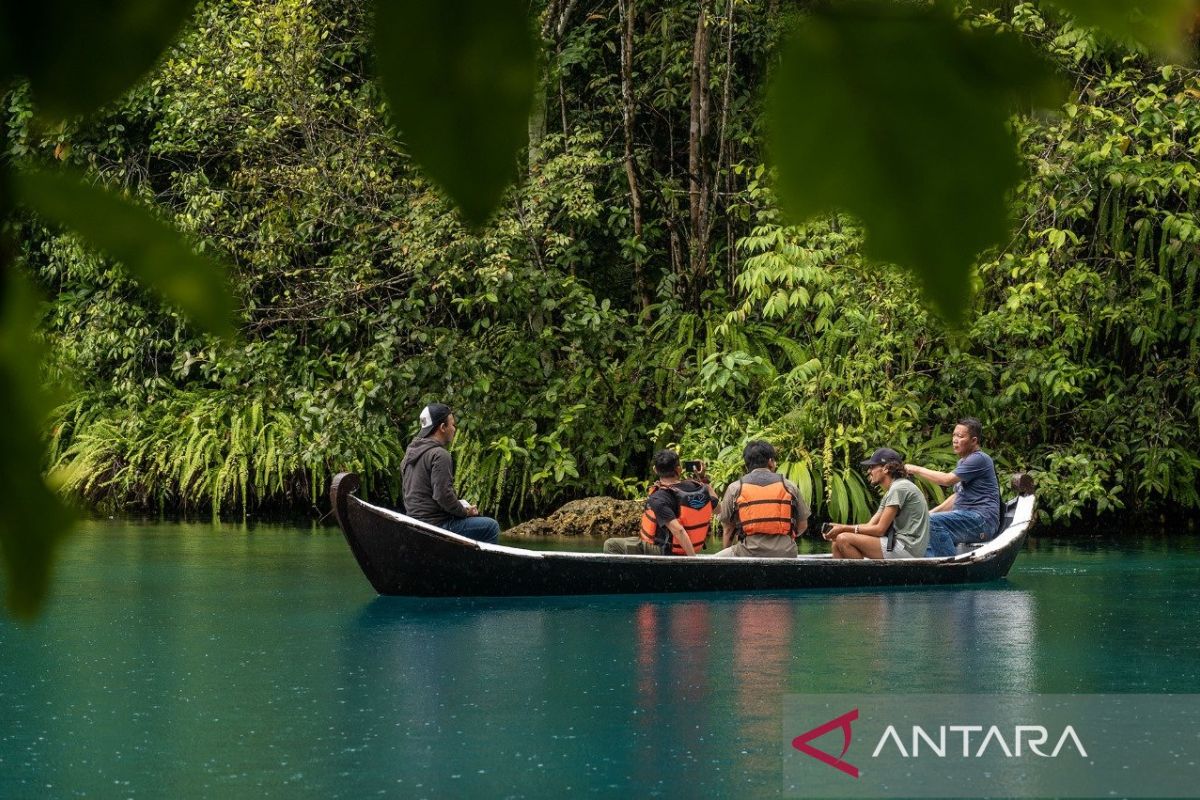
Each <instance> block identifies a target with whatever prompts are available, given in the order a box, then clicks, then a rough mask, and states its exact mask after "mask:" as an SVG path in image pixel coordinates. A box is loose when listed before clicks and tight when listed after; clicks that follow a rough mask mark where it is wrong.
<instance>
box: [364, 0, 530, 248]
mask: <svg viewBox="0 0 1200 800" xmlns="http://www.w3.org/2000/svg"><path fill="white" fill-rule="evenodd" d="M527 9H528V4H527V3H525V2H522V0H448V1H447V2H428V0H380V2H377V3H376V4H375V58H376V61H377V62H378V69H379V73H380V76H381V77H382V80H383V88H384V91H385V93H386V94H387V98H388V102H389V105H390V110H391V116H392V122H393V124H394V125H395V126H396V128H397V129H398V130H399V133H400V138H401V139H402V140H403V141H404V144H405V146H406V148H407V149H408V152H409V153H410V154H411V155H412V156H413V158H415V159H416V160H417V161H418V162H419V163H420V164H421V166H422V167H423V168H424V169H425V172H426V173H427V174H428V175H429V176H430V177H431V178H433V180H435V181H436V182H437V183H438V184H439V185H440V186H441V187H442V188H443V189H444V190H445V191H446V193H447V194H448V195H449V196H450V197H451V198H452V199H453V200H454V202H455V203H457V204H458V207H459V208H460V209H461V210H462V212H463V215H464V216H465V217H466V219H467V220H468V221H469V222H471V223H472V224H475V225H480V224H482V223H484V222H485V221H486V220H487V218H488V216H489V215H490V214H491V213H492V211H493V210H495V208H496V205H497V204H498V203H499V202H500V197H501V195H502V194H503V192H504V190H505V188H507V187H508V185H509V184H510V183H512V182H513V180H514V178H515V177H516V175H517V164H518V160H517V155H518V152H519V151H520V150H521V148H522V147H523V146H524V145H525V143H526V140H527V136H528V122H529V111H530V109H531V108H532V105H533V89H534V83H535V80H536V73H537V68H536V62H535V59H534V46H533V39H532V34H531V31H530V22H529V17H528V10H527Z"/></svg>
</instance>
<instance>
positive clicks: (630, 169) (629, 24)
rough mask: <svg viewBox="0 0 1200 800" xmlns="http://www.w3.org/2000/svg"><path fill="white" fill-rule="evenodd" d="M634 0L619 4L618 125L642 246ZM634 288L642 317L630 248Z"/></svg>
mask: <svg viewBox="0 0 1200 800" xmlns="http://www.w3.org/2000/svg"><path fill="white" fill-rule="evenodd" d="M635 2H636V0H618V2H617V7H618V9H619V10H620V14H621V123H622V126H623V127H624V129H625V178H626V180H627V181H628V182H629V213H630V216H631V218H632V223H633V240H634V244H635V245H641V244H642V194H641V189H640V188H639V187H638V176H637V162H636V161H635V160H634V151H633V115H634V101H633V14H634V3H635ZM632 255H633V287H634V292H635V294H636V295H637V297H638V301H639V302H640V303H641V307H642V315H643V317H645V316H646V315H647V314H648V312H649V310H650V291H649V287H648V286H647V285H646V275H645V271H644V269H643V265H642V257H641V254H640V253H638V252H637V250H636V248H632Z"/></svg>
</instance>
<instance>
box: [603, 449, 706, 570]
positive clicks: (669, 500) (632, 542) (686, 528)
mask: <svg viewBox="0 0 1200 800" xmlns="http://www.w3.org/2000/svg"><path fill="white" fill-rule="evenodd" d="M654 472H655V474H656V475H657V476H658V480H657V481H655V482H654V486H652V487H651V488H650V497H648V498H647V499H646V509H645V511H643V512H642V519H641V522H640V525H641V531H640V533H639V534H638V535H637V536H622V537H617V538H614V539H606V540H605V542H604V552H605V553H609V554H612V555H643V556H662V555H680V556H683V555H686V556H694V555H696V551H697V550H699V549H700V548H702V547H703V546H704V540H705V539H707V538H708V530H709V526H710V525H711V523H712V517H713V507H714V506H715V505H716V504H717V493H716V492H714V491H713V489H712V487H711V486H709V484H708V476H707V475H706V474H705V473H704V462H700V470H699V472H697V473H695V474H694V476H693V477H694V480H693V479H692V478H688V479H687V480H681V479H680V476H679V472H680V468H679V455H678V454H677V453H676V452H675V451H674V450H660V451H659V452H657V453H655V455H654Z"/></svg>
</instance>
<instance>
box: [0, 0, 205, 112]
mask: <svg viewBox="0 0 1200 800" xmlns="http://www.w3.org/2000/svg"><path fill="white" fill-rule="evenodd" d="M194 4H195V3H194V0H56V2H53V3H31V2H22V0H0V15H3V19H2V20H0V35H3V34H4V33H5V32H7V41H4V42H0V44H3V45H4V52H5V55H6V57H7V61H8V63H7V64H6V65H0V66H6V67H7V68H8V69H10V70H12V71H14V72H15V73H16V74H18V75H23V76H25V77H26V78H28V79H29V81H30V84H31V85H32V86H33V91H34V95H35V97H36V98H37V101H38V105H39V107H40V108H43V109H45V110H47V111H49V112H51V113H55V114H60V115H64V116H65V115H70V114H81V113H86V112H88V111H91V110H93V109H95V108H97V107H99V106H101V105H103V104H104V103H106V102H108V101H110V100H113V99H115V98H116V97H117V96H119V95H120V94H121V93H122V92H124V91H125V90H126V89H128V88H129V86H130V85H131V84H132V83H133V82H134V81H136V80H137V79H138V78H140V77H141V76H142V75H144V74H145V73H146V72H147V71H148V70H149V69H150V68H151V67H152V66H153V65H154V64H155V62H157V61H158V59H159V58H160V57H161V55H162V53H163V51H164V50H165V49H166V47H167V45H168V44H170V42H171V41H172V40H173V39H174V38H175V36H176V35H177V34H178V32H179V29H180V27H181V26H182V24H183V22H184V20H186V19H187V18H188V16H189V15H190V14H191V11H192V7H193V6H194Z"/></svg>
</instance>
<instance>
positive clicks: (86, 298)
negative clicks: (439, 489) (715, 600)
mask: <svg viewBox="0 0 1200 800" xmlns="http://www.w3.org/2000/svg"><path fill="white" fill-rule="evenodd" d="M630 5H631V4H628V3H625V2H619V3H617V4H611V3H599V2H595V3H582V4H578V3H575V2H570V1H569V0H568V1H566V2H557V1H555V0H551V2H549V3H548V4H547V7H545V8H544V9H543V11H542V14H541V22H542V23H543V25H542V35H543V45H544V53H545V57H546V59H547V60H548V67H549V68H548V70H547V72H546V78H545V81H544V84H543V86H542V90H541V92H540V93H539V101H538V106H537V108H535V113H534V117H533V119H532V120H531V123H530V131H531V144H530V148H529V154H528V164H527V176H526V177H525V179H524V180H523V181H522V183H521V185H520V186H519V187H517V188H516V189H514V190H513V191H511V192H510V193H509V195H508V196H507V199H506V202H505V204H504V207H503V208H502V209H501V211H500V212H499V214H498V215H497V217H496V218H495V219H494V220H493V222H492V223H491V224H490V225H489V226H488V227H486V228H484V229H482V230H481V231H471V230H468V229H467V228H465V227H464V226H463V224H462V222H461V219H460V217H459V215H458V213H457V212H456V211H455V210H454V209H453V208H452V207H451V206H449V205H448V204H447V202H446V201H445V200H443V199H442V198H441V196H440V195H439V194H438V193H437V192H436V191H434V189H433V187H432V186H431V185H430V184H429V183H428V181H427V179H426V178H425V177H424V176H423V174H422V173H421V172H420V170H419V169H417V168H416V167H415V166H414V165H413V164H412V163H411V162H410V161H409V159H408V158H407V156H406V154H405V151H404V147H403V145H402V144H397V143H396V142H395V141H394V140H393V139H392V138H391V137H389V136H387V135H386V129H387V122H388V121H387V119H386V118H385V112H384V108H383V103H382V99H381V96H380V93H379V90H378V88H377V86H376V84H375V83H374V82H373V81H372V80H371V79H370V78H369V76H368V61H369V58H368V47H367V44H366V41H367V40H366V30H367V19H366V17H367V14H366V10H365V8H364V7H360V6H359V5H357V4H355V3H346V2H331V1H330V0H325V1H323V2H314V1H313V0H284V1H283V2H279V3H274V4H270V5H263V4H258V3H252V2H249V1H248V0H240V2H226V3H211V4H208V5H206V6H203V7H202V9H201V13H200V18H199V21H198V23H197V25H196V26H195V28H194V30H192V31H191V32H190V33H189V34H188V35H187V36H186V37H185V38H184V39H183V41H182V42H181V43H180V44H179V45H178V46H177V47H176V48H175V49H174V50H173V51H172V53H171V55H170V57H169V59H168V60H167V62H166V63H165V64H164V65H163V66H162V67H161V68H160V69H159V70H157V71H156V72H155V74H154V75H153V77H152V78H151V79H150V80H149V81H147V82H146V83H144V84H143V85H141V86H140V87H138V88H137V89H135V90H134V91H132V92H131V93H129V94H128V95H126V96H124V97H123V98H122V99H121V100H120V101H119V102H117V103H115V104H113V105H111V106H109V107H108V108H107V109H106V110H105V112H104V113H103V114H100V115H96V116H93V117H91V118H89V119H88V120H87V121H85V122H77V123H74V124H70V125H66V126H56V127H53V128H46V127H44V126H41V125H39V124H38V123H36V122H35V121H34V120H33V118H32V116H31V111H30V109H31V104H30V98H29V96H28V93H27V92H25V91H23V90H20V91H16V92H13V93H11V94H10V95H9V98H8V106H7V109H6V113H7V126H8V146H9V148H10V151H11V152H12V153H14V154H15V155H16V156H18V157H20V158H22V159H24V160H27V161H30V162H37V163H45V162H49V161H52V160H54V159H58V160H60V161H65V162H67V163H69V164H74V165H76V166H78V167H80V168H84V169H86V170H88V171H89V173H90V174H91V175H93V176H95V177H96V178H97V179H98V180H100V181H103V182H104V183H107V184H109V185H112V186H119V187H123V188H124V189H125V190H126V191H128V192H129V193H130V194H131V195H133V196H135V197H138V198H142V199H145V200H153V201H154V202H156V203H157V204H159V205H160V206H161V207H163V208H164V209H165V210H166V211H167V213H169V215H170V216H171V221H172V222H174V223H175V224H177V225H178V226H180V227H181V228H183V229H184V230H185V231H187V232H189V233H190V234H192V235H194V236H195V238H196V239H197V240H198V241H201V242H203V243H204V246H205V248H207V249H210V250H212V251H215V252H220V253H223V254H227V255H228V257H229V258H230V259H231V260H232V262H233V263H234V265H235V269H234V273H235V274H234V280H235V282H236V285H237V296H238V298H239V301H240V304H241V316H242V318H243V320H244V321H243V324H242V331H241V333H242V338H241V340H240V341H239V342H238V343H237V344H230V343H228V342H226V341H223V340H220V339H215V338H213V337H211V336H209V335H206V334H203V333H200V332H198V331H197V330H196V329H195V328H194V327H193V326H192V325H191V324H189V323H188V322H186V321H185V320H183V319H181V318H180V317H179V316H178V315H177V314H176V313H174V312H172V311H171V310H170V309H169V308H166V307H164V306H163V305H161V304H160V302H159V301H158V300H156V299H154V298H152V297H151V296H149V295H147V294H145V293H144V292H143V291H142V290H140V289H139V288H138V287H137V286H136V285H135V284H134V283H132V282H131V280H130V277H129V276H128V275H127V274H126V273H125V272H124V270H123V269H122V268H120V267H117V266H114V264H113V263H112V262H110V261H107V260H105V259H103V258H100V257H98V256H96V255H95V254H94V253H92V252H91V251H89V250H87V249H86V248H84V247H83V246H81V245H80V243H79V242H78V241H77V240H76V239H75V238H74V237H73V236H72V235H70V234H68V233H65V232H63V231H61V230H58V229H55V228H52V227H46V226H45V225H44V224H43V223H41V222H39V221H37V220H35V219H33V218H29V219H27V220H26V221H25V224H24V228H23V230H22V236H21V242H22V248H23V252H22V257H23V258H24V260H25V262H26V263H27V264H28V266H29V267H30V269H31V271H32V272H33V273H34V274H36V276H37V277H38V279H39V281H40V283H41V284H42V288H43V290H44V291H45V292H47V294H49V295H50V296H51V298H52V302H51V303H50V304H49V307H48V309H47V312H46V317H45V329H46V330H47V331H48V333H49V336H48V338H49V343H50V345H51V350H52V353H53V355H52V359H51V365H52V372H53V373H54V377H56V378H59V379H63V380H66V381H68V382H69V383H70V384H71V385H72V387H73V388H74V390H75V393H74V399H72V400H71V401H70V402H68V403H67V404H66V405H64V406H62V407H61V408H59V409H58V411H57V412H56V419H55V427H54V436H53V440H52V451H51V464H52V467H53V468H54V475H55V476H56V478H57V479H58V480H59V481H61V483H62V485H63V486H64V487H65V488H66V489H67V490H68V491H71V492H74V493H76V494H78V495H79V496H81V497H83V498H85V499H87V500H88V501H90V502H93V503H96V504H99V505H102V506H105V507H110V508H131V507H145V508H151V509H163V510H176V509H182V510H185V511H194V510H212V511H213V512H217V511H219V510H224V511H226V512H235V513H236V512H238V511H241V512H247V511H255V512H256V511H262V510H266V509H270V508H276V509H280V508H293V509H294V508H298V507H306V506H309V505H316V506H318V507H323V505H324V500H323V499H322V495H323V492H324V488H325V484H326V482H327V479H328V477H329V475H330V474H331V472H332V471H333V470H337V469H344V468H353V469H357V470H360V471H362V472H363V473H364V474H365V475H366V476H367V478H368V481H369V484H370V486H371V490H372V491H373V492H376V493H384V494H393V495H394V493H395V488H396V483H397V481H398V477H399V476H398V474H397V472H398V469H397V468H398V463H399V458H400V454H401V453H402V451H403V448H404V445H405V444H406V442H407V438H408V436H410V435H411V434H412V433H413V431H414V429H415V427H416V424H415V417H416V413H417V411H418V410H419V408H420V406H421V405H422V404H423V403H425V402H427V401H429V400H433V399H442V400H445V401H447V402H450V403H451V404H453V405H454V406H455V407H456V408H457V409H459V410H460V411H461V415H462V418H463V426H462V434H461V437H460V441H459V443H458V445H457V447H456V451H457V454H458V460H459V472H460V481H462V482H465V484H466V486H467V491H466V493H467V494H469V495H470V496H472V497H474V498H476V499H478V500H479V501H480V504H481V505H483V506H484V507H485V508H502V509H503V508H507V509H509V510H511V511H512V512H513V513H522V512H528V511H533V510H536V509H540V508H544V507H546V506H548V505H550V504H552V503H554V502H555V501H557V500H559V499H562V498H564V497H567V496H571V495H577V494H582V493H594V492H602V491H608V492H633V491H636V490H637V489H636V487H638V486H640V485H641V483H642V480H643V478H644V473H645V467H646V464H647V460H648V459H647V456H648V454H649V453H650V452H651V451H652V450H653V449H654V448H655V447H657V446H661V445H664V444H667V443H679V444H681V445H682V446H683V447H684V449H685V450H686V451H687V453H688V454H689V455H694V456H699V457H707V458H709V459H710V460H712V461H713V462H714V464H715V471H716V473H717V475H718V477H719V478H722V479H724V478H728V477H731V476H733V475H734V473H735V472H736V470H737V467H738V464H737V461H738V452H739V450H740V445H741V443H742V442H743V441H744V440H745V439H746V438H747V437H749V436H755V435H765V436H767V437H768V438H770V439H772V440H774V441H775V442H777V444H779V445H780V447H781V448H782V451H783V453H784V456H785V458H786V459H787V462H788V464H787V467H786V468H787V470H788V471H789V473H790V474H792V476H793V477H794V478H796V480H797V481H798V482H799V483H800V484H801V485H802V487H806V488H807V491H809V492H811V493H812V495H813V496H814V498H815V500H816V505H817V506H818V507H819V510H820V511H821V512H822V513H824V514H827V515H831V516H833V517H835V518H846V517H851V516H853V517H855V518H859V519H861V518H862V517H864V516H865V515H866V513H867V511H868V506H869V504H870V502H871V501H870V500H869V497H870V493H869V492H868V491H867V489H866V487H865V486H864V485H863V482H862V479H861V477H860V476H859V474H858V472H857V470H856V468H855V465H856V463H857V461H858V460H859V459H860V458H861V457H862V455H863V453H864V452H865V451H866V450H868V449H870V448H872V447H874V446H876V445H879V444H884V443H888V444H891V445H893V446H896V447H897V448H898V449H900V450H901V451H902V452H904V453H905V454H907V455H909V456H910V458H912V459H913V460H916V461H921V462H923V463H928V464H931V465H939V464H940V465H942V466H946V465H948V464H949V463H950V462H951V461H952V457H951V455H950V452H949V447H948V440H947V436H946V434H948V431H949V428H950V426H951V425H952V424H953V421H954V419H955V418H956V416H959V415H962V414H966V413H972V414H975V415H978V416H980V417H982V418H983V419H984V421H985V424H986V425H987V436H988V440H987V445H988V447H989V449H991V450H992V451H993V452H994V454H996V455H997V456H998V458H999V461H1000V464H1001V467H1002V469H1004V470H1014V469H1018V468H1022V469H1028V468H1031V469H1034V470H1035V471H1036V472H1037V473H1038V474H1039V478H1040V480H1041V483H1042V487H1043V490H1044V505H1043V508H1044V509H1046V510H1048V511H1051V512H1052V513H1053V514H1055V515H1056V516H1072V515H1077V514H1080V513H1083V512H1085V511H1089V510H1099V511H1104V510H1108V509H1111V508H1116V507H1121V506H1122V505H1139V506H1146V505H1150V506H1183V507H1195V506H1197V505H1200V497H1198V496H1197V476H1198V475H1200V460H1197V458H1196V455H1195V453H1196V452H1197V448H1198V447H1200V376H1198V375H1197V364H1198V359H1197V352H1196V348H1197V345H1196V342H1197V339H1198V338H1200V319H1198V318H1197V308H1198V301H1197V298H1196V293H1195V288H1196V287H1195V283H1196V271H1197V260H1196V254H1197V247H1196V245H1197V241H1198V239H1200V219H1198V218H1197V216H1196V206H1195V199H1196V189H1197V186H1200V178H1198V177H1197V174H1196V170H1195V166H1194V164H1195V158H1196V154H1197V152H1198V150H1197V147H1198V146H1200V145H1198V142H1200V112H1197V111H1196V109H1195V103H1194V98H1195V97H1197V96H1200V81H1198V80H1197V75H1196V73H1195V72H1193V71H1191V70H1185V69H1181V68H1173V69H1171V68H1168V69H1160V68H1159V67H1157V66H1154V65H1153V64H1152V63H1151V62H1150V61H1149V60H1148V59H1146V58H1145V57H1143V56H1139V55H1133V54H1129V53H1126V52H1124V51H1120V50H1116V49H1114V48H1112V47H1108V46H1102V45H1100V44H1098V43H1097V42H1096V40H1094V39H1093V38H1092V37H1091V36H1089V35H1087V34H1086V33H1084V32H1081V31H1080V30H1078V29H1076V28H1074V27H1072V26H1071V25H1070V24H1069V23H1064V22H1063V21H1062V20H1059V19H1056V18H1049V19H1048V18H1047V17H1045V16H1043V14H1042V13H1041V12H1039V11H1037V9H1036V8H1034V7H1033V6H1031V5H1027V4H1018V5H1016V6H1015V7H1012V8H1011V9H1008V10H1005V11H1003V12H994V13H992V12H973V11H970V10H967V11H965V12H964V24H969V25H974V26H979V27H985V28H992V29H996V28H999V29H1005V30H1008V29H1011V30H1014V31H1015V32H1016V33H1018V34H1019V35H1021V36H1024V37H1026V38H1027V39H1028V40H1030V41H1032V42H1034V43H1036V45H1037V46H1038V47H1039V48H1041V49H1042V50H1043V51H1044V52H1046V53H1048V54H1050V55H1052V56H1053V57H1054V58H1055V60H1056V61H1057V62H1058V63H1059V65H1060V66H1061V67H1062V68H1063V69H1064V70H1066V72H1067V73H1068V74H1069V75H1072V76H1074V89H1073V91H1072V97H1071V102H1070V103H1069V105H1067V107H1066V108H1065V110H1064V111H1063V112H1062V113H1061V114H1059V115H1054V116H1048V115H1042V116H1036V117H1032V118H1021V119H1019V120H1017V121H1016V122H1014V125H1015V128H1016V131H1017V133H1018V135H1019V137H1020V142H1021V145H1020V146H1021V155H1022V157H1023V159H1024V161H1025V162H1026V163H1027V164H1028V166H1029V167H1030V168H1031V173H1030V174H1031V177H1030V178H1029V179H1028V180H1026V181H1025V182H1024V183H1023V184H1021V186H1020V187H1019V188H1018V190H1017V192H1016V194H1015V196H1014V197H1013V201H1012V209H1013V213H1014V215H1015V216H1016V217H1017V220H1018V226H1017V230H1018V233H1017V235H1016V236H1015V237H1014V238H1013V240H1012V241H1011V243H1010V244H1009V245H1008V246H1006V247H1005V248H1003V249H1002V251H999V252H995V253H991V254H989V255H988V256H987V257H986V258H985V259H984V260H983V262H982V263H981V264H980V265H979V272H978V274H979V280H978V289H979V291H978V293H977V296H976V298H975V300H974V301H973V306H972V307H971V309H970V312H969V313H968V314H967V315H966V316H967V319H968V320H969V323H968V326H967V327H966V329H964V330H962V331H958V332H954V333H948V332H947V331H946V329H945V328H944V327H943V326H942V324H941V323H940V322H938V321H937V319H936V318H935V317H932V316H931V315H929V314H928V313H927V311H926V310H925V308H924V306H923V305H922V303H921V301H920V298H919V295H918V292H917V288H916V286H915V284H914V282H913V281H912V280H911V279H910V278H908V277H907V276H905V275H903V274H900V273H898V272H897V271H896V270H895V269H894V268H891V267H886V266H879V265H874V264H871V263H868V262H867V261H866V260H864V259H863V257H862V255H861V252H862V235H861V231H860V229H859V227H858V224H857V223H856V222H855V221H854V220H852V219H850V218H847V217H837V218H825V219H817V220H814V221H811V222H809V223H808V224H806V225H803V226H792V225H787V224H785V223H784V222H783V221H782V220H781V219H780V217H779V215H778V212H777V208H776V203H775V201H774V197H773V194H772V190H771V183H772V181H771V177H772V176H771V174H770V173H769V172H768V171H766V170H765V169H764V168H763V167H762V166H761V159H762V155H761V149H762V148H761V145H762V131H761V128H760V123H759V117H760V114H759V112H758V109H759V107H760V104H761V101H762V92H763V86H764V84H765V77H766V74H767V72H768V69H769V66H770V57H771V54H772V53H773V52H775V43H776V41H777V39H778V37H779V33H780V30H781V28H782V26H783V24H784V23H785V21H786V17H787V15H788V14H791V13H793V12H794V11H795V8H793V7H791V6H787V5H785V6H784V7H782V8H781V7H780V4H778V3H774V2H770V3H757V2H747V1H746V0H731V1H730V2H722V3H719V4H715V5H713V4H700V5H688V6H686V7H684V6H683V5H682V4H663V5H656V6H653V7H647V8H642V7H640V6H639V7H637V8H636V9H633V11H632V13H631V14H630V15H629V16H626V14H627V13H629V11H630V9H629V6H630ZM699 9H703V10H702V11H701V10H699ZM700 14H703V18H699V17H698V15H700ZM626 21H629V23H630V25H629V28H628V29H627V28H626V27H625V22H626ZM698 23H700V24H698ZM626 30H629V31H630V32H631V34H632V35H631V36H623V35H622V34H623V32H625V31H626ZM626 53H628V65H627V70H626V72H625V80H623V68H622V64H623V58H622V56H623V55H624V54H626ZM689 87H690V88H689ZM701 101H702V102H701ZM820 123H821V121H820V120H813V124H814V125H816V124H820ZM920 179H921V178H920V176H919V175H917V176H915V177H914V181H917V182H919V181H920ZM919 190H920V187H917V186H914V195H919ZM964 297H966V295H965V293H964ZM964 302H966V301H965V300H964Z"/></svg>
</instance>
